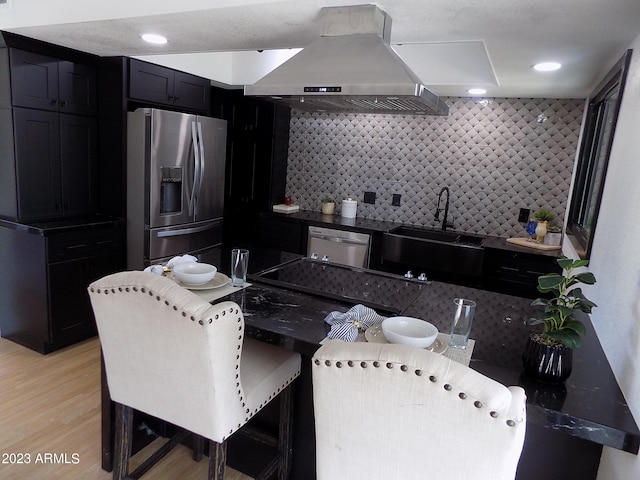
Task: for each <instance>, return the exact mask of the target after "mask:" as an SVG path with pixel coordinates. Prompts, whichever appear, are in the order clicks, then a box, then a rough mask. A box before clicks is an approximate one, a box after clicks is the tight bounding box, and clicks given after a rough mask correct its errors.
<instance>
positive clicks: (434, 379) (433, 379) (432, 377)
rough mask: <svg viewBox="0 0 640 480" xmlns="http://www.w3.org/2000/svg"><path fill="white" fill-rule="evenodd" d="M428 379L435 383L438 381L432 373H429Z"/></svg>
mask: <svg viewBox="0 0 640 480" xmlns="http://www.w3.org/2000/svg"><path fill="white" fill-rule="evenodd" d="M429 380H430V381H431V382H433V383H436V382H437V381H438V379H437V378H436V377H434V376H433V375H429Z"/></svg>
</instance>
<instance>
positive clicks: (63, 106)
mask: <svg viewBox="0 0 640 480" xmlns="http://www.w3.org/2000/svg"><path fill="white" fill-rule="evenodd" d="M60 108H67V101H66V100H60Z"/></svg>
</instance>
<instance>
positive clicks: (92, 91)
mask: <svg viewBox="0 0 640 480" xmlns="http://www.w3.org/2000/svg"><path fill="white" fill-rule="evenodd" d="M58 85H59V96H60V102H59V106H60V112H65V113H77V114H79V115H96V114H97V105H98V92H97V88H98V81H97V74H96V70H95V68H93V67H90V66H88V65H83V64H81V63H73V62H66V61H64V62H60V63H58Z"/></svg>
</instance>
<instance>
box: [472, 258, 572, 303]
mask: <svg viewBox="0 0 640 480" xmlns="http://www.w3.org/2000/svg"><path fill="white" fill-rule="evenodd" d="M557 259H558V257H557V256H556V255H545V254H540V253H534V252H519V251H514V250H504V249H498V248H485V252H484V264H483V281H484V288H485V289H487V290H492V291H495V292H500V293H507V294H510V295H517V296H521V297H527V298H536V297H538V296H540V293H539V292H538V290H537V286H538V277H539V276H540V275H546V274H548V273H561V271H562V270H561V269H560V267H559V266H558V263H557Z"/></svg>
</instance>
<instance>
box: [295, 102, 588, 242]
mask: <svg viewBox="0 0 640 480" xmlns="http://www.w3.org/2000/svg"><path fill="white" fill-rule="evenodd" d="M444 100H445V101H446V102H447V103H448V104H449V111H450V113H449V116H447V117H428V116H427V117H423V116H412V115H397V116H396V115H356V114H354V115H335V114H310V113H306V112H302V111H299V110H293V111H292V112H291V125H290V136H289V138H290V139H289V163H288V167H287V195H288V196H290V197H292V198H293V200H294V201H295V202H296V203H298V204H299V205H300V207H301V208H302V209H305V210H318V211H319V210H320V204H321V199H322V198H323V197H325V196H328V195H329V196H332V197H334V198H335V199H336V201H337V205H336V206H337V213H336V214H337V215H339V214H340V201H341V200H342V199H346V198H348V197H351V198H353V199H355V200H358V208H357V215H358V216H359V217H364V218H371V219H376V220H387V221H393V222H400V223H406V224H413V225H421V226H428V227H437V226H438V225H439V224H440V222H436V221H435V220H434V214H435V211H436V206H437V202H438V193H439V192H440V190H441V189H442V187H445V186H447V187H449V189H450V191H451V199H450V206H449V219H453V222H454V228H455V229H456V230H461V231H466V232H473V233H479V234H486V235H497V236H504V237H510V236H524V235H525V234H524V231H523V225H522V224H520V223H518V213H519V211H520V208H529V209H531V211H532V213H533V212H534V211H535V210H537V209H538V208H541V207H549V208H551V209H552V210H553V211H554V212H555V214H556V215H557V220H556V221H555V222H554V223H558V224H559V225H562V220H563V219H564V215H565V210H566V208H567V198H568V195H569V186H570V182H571V174H572V170H573V163H574V158H575V154H576V149H577V147H578V136H579V133H580V123H581V121H582V112H583V109H584V100H581V99H534V98H529V99H520V98H495V99H476V98H457V97H455V98H454V97H449V98H445V99H444ZM364 192H375V193H376V200H375V204H365V203H363V198H364ZM394 194H399V195H400V205H399V206H392V198H393V195H394ZM442 206H443V205H442ZM440 219H442V215H441V216H440Z"/></svg>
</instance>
